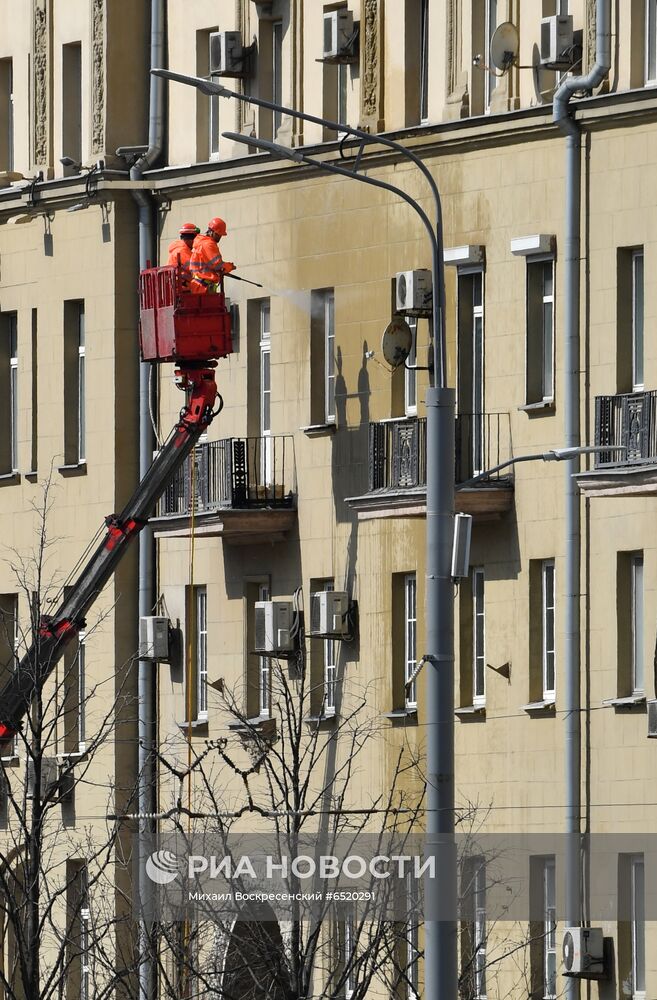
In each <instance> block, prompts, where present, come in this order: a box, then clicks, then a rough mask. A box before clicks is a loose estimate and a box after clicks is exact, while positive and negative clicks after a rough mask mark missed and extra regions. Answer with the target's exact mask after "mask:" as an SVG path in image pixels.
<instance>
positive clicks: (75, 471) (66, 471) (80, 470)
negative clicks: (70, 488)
mask: <svg viewBox="0 0 657 1000" xmlns="http://www.w3.org/2000/svg"><path fill="white" fill-rule="evenodd" d="M57 471H58V472H61V474H62V475H63V476H67V475H68V476H75V475H78V476H82V475H84V474H85V473H86V471H87V462H86V460H84V461H82V462H74V463H73V464H72V465H58V466H57Z"/></svg>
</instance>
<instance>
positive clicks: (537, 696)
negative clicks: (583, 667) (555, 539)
mask: <svg viewBox="0 0 657 1000" xmlns="http://www.w3.org/2000/svg"><path fill="white" fill-rule="evenodd" d="M555 586H556V585H555V564H554V559H532V560H531V561H530V564H529V700H530V702H531V703H532V704H535V703H537V702H544V703H545V704H546V705H553V704H554V700H555V686H556V628H555V601H556V591H555Z"/></svg>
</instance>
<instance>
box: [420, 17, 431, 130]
mask: <svg viewBox="0 0 657 1000" xmlns="http://www.w3.org/2000/svg"><path fill="white" fill-rule="evenodd" d="M428 118H429V0H420V121H421V122H426V121H427V120H428Z"/></svg>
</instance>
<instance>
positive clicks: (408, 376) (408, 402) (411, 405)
mask: <svg viewBox="0 0 657 1000" xmlns="http://www.w3.org/2000/svg"><path fill="white" fill-rule="evenodd" d="M406 322H407V323H408V326H409V328H410V331H411V336H412V340H411V349H410V351H409V354H408V357H407V359H406V362H407V363H405V364H404V413H405V415H406V416H407V417H415V416H417V369H416V368H415V367H414V365H416V364H417V316H407V317H406Z"/></svg>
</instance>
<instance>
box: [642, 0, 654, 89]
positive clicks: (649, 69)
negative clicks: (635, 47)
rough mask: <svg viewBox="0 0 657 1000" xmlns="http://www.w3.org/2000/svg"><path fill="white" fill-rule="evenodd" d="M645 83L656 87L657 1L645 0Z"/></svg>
mask: <svg viewBox="0 0 657 1000" xmlns="http://www.w3.org/2000/svg"><path fill="white" fill-rule="evenodd" d="M645 30H646V42H645V62H644V67H645V69H644V72H645V83H646V86H647V87H649V86H655V85H657V0H646V22H645Z"/></svg>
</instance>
